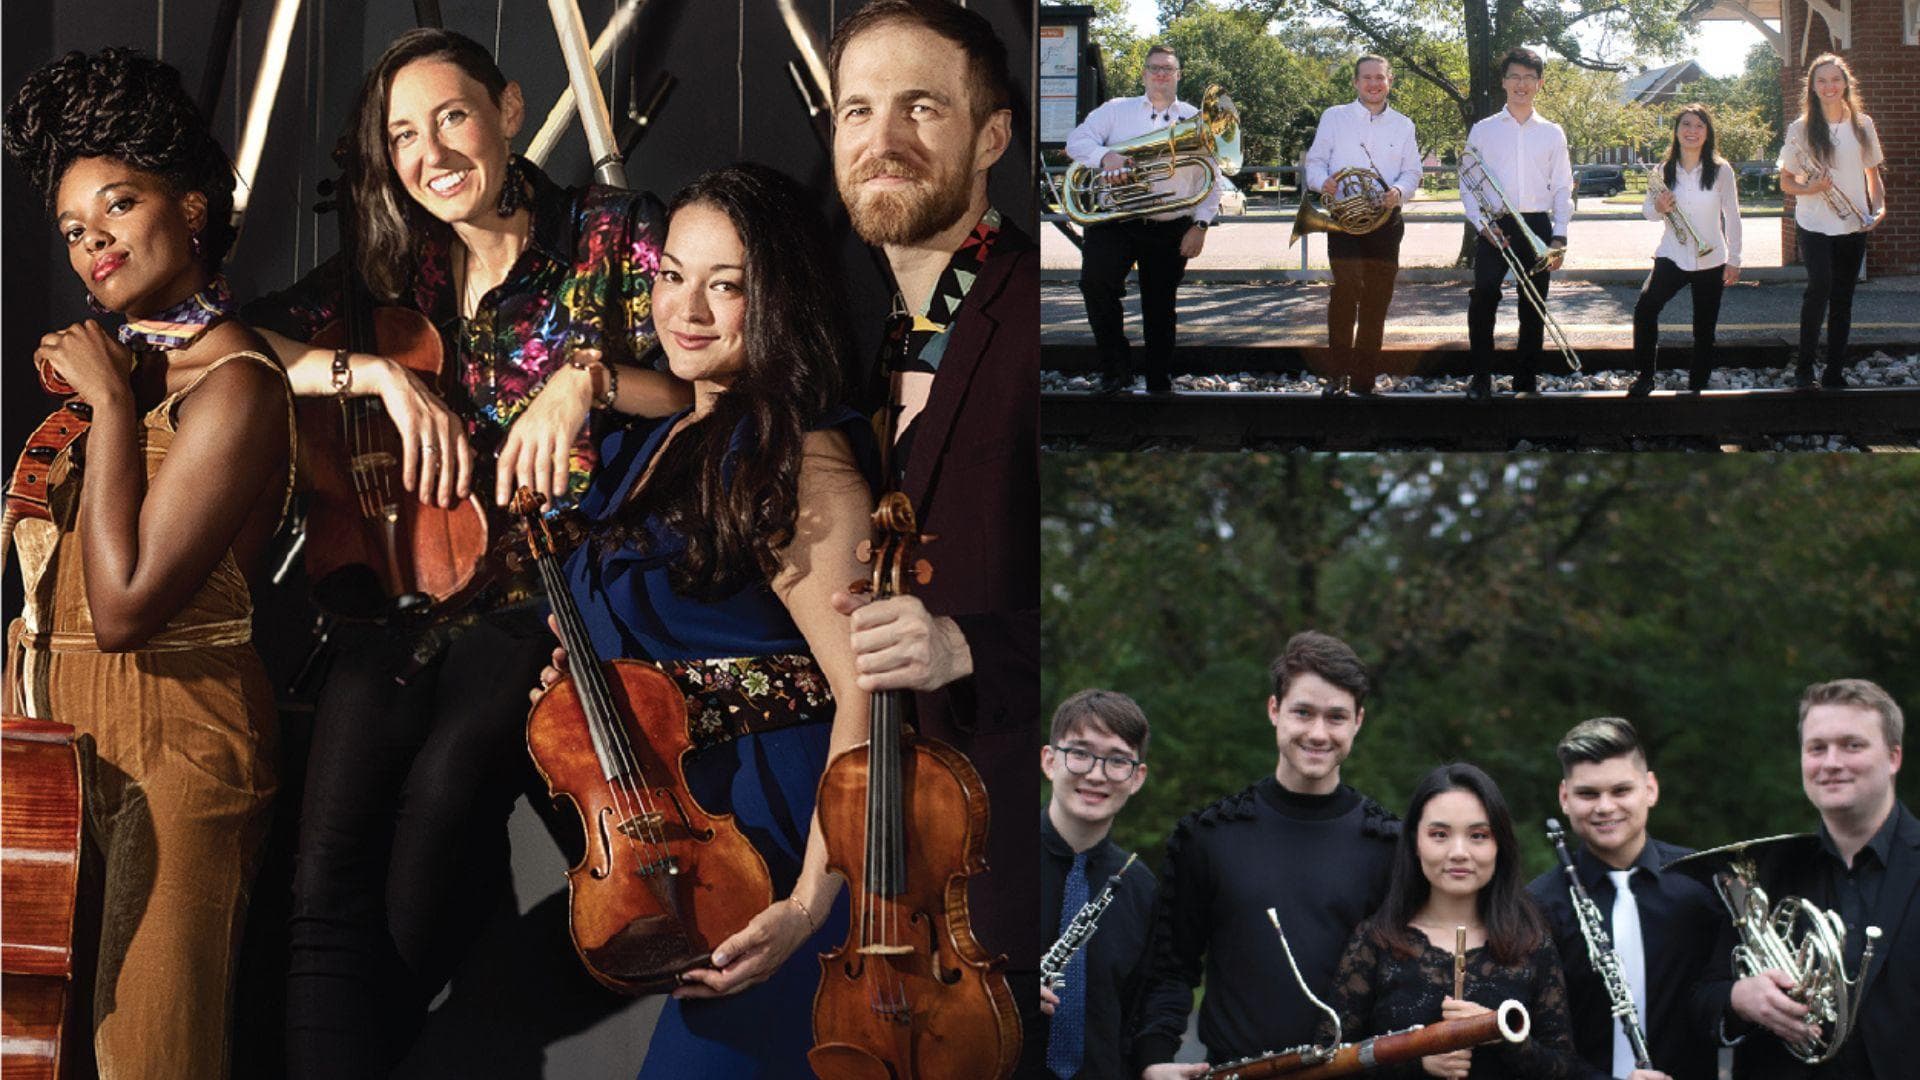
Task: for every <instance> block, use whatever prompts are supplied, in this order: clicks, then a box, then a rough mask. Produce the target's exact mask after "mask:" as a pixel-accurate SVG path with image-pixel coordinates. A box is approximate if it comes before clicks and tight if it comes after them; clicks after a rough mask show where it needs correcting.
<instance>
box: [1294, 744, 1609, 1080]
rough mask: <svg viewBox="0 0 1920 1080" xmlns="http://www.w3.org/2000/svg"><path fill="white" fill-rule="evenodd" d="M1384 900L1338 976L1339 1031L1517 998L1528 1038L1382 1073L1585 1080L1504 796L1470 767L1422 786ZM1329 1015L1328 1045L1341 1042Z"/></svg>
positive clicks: (1461, 1014) (1384, 1028)
mask: <svg viewBox="0 0 1920 1080" xmlns="http://www.w3.org/2000/svg"><path fill="white" fill-rule="evenodd" d="M1405 820H1406V824H1405V826H1404V827H1403V828H1402V829H1401V831H1400V839H1399V843H1398V844H1397V845H1396V846H1395V849H1394V856H1393V876H1392V880H1391V882H1390V884H1389V885H1388V886H1387V896H1386V900H1385V901H1383V902H1382V903H1381V905H1380V908H1379V910H1377V911H1375V912H1374V913H1373V915H1372V916H1371V917H1369V918H1368V919H1367V920H1366V921H1365V922H1364V923H1362V924H1360V926H1359V927H1358V928H1357V929H1355V930H1354V932H1353V938H1352V940H1350V941H1349V942H1348V943H1347V947H1346V952H1345V953H1344V954H1342V955H1341V957H1340V967H1339V971H1338V973H1337V974H1335V976H1334V980H1333V998H1332V1001H1331V1004H1332V1006H1333V1010H1334V1012H1336V1013H1338V1014H1339V1016H1340V1026H1341V1037H1342V1038H1343V1039H1348V1040H1353V1039H1358V1038H1361V1037H1364V1036H1367V1035H1381V1034H1385V1033H1387V1032H1389V1031H1400V1030H1403V1029H1405V1028H1408V1027H1411V1026H1413V1025H1415V1024H1429V1023H1432V1022H1434V1021H1435V1020H1464V1019H1466V1018H1468V1017H1471V1016H1474V1015H1477V1014H1479V1013H1484V1012H1489V1011H1491V1010H1492V1008H1493V1007H1494V1006H1497V1005H1499V1004H1500V1003H1501V1002H1502V1001H1505V1000H1508V999H1513V1000H1515V1001H1518V1002H1520V1003H1521V1004H1522V1005H1525V1006H1526V1007H1527V1012H1528V1014H1529V1016H1530V1017H1531V1019H1532V1032H1531V1035H1530V1037H1529V1038H1528V1040H1527V1041H1526V1042H1524V1043H1519V1044H1517V1045H1515V1044H1505V1043H1502V1044H1496V1045H1494V1046H1491V1047H1481V1048H1478V1049H1466V1050H1454V1051H1451V1052H1449V1053H1445V1054H1434V1055H1431V1056H1428V1057H1424V1058H1421V1059H1420V1060H1419V1062H1418V1063H1415V1062H1411V1061H1409V1062H1403V1063H1401V1064H1398V1065H1389V1066H1385V1067H1383V1068H1380V1069H1378V1070H1375V1071H1374V1075H1377V1076H1380V1077H1382V1078H1391V1077H1418V1076H1420V1075H1422V1074H1425V1075H1428V1076H1440V1077H1449V1078H1452V1080H1461V1078H1463V1077H1466V1076H1468V1075H1469V1074H1471V1075H1472V1076H1475V1077H1478V1078H1480V1080H1487V1078H1489V1077H1492V1078H1496V1080H1497V1078H1503V1077H1512V1078H1514V1080H1566V1078H1571V1077H1579V1076H1584V1075H1586V1066H1585V1065H1584V1064H1583V1063H1582V1062H1581V1061H1580V1059H1579V1058H1578V1057H1577V1056H1575V1054H1574V1052H1573V1039H1572V1037H1571V1036H1570V1035H1569V1033H1568V1026H1569V1024H1568V1019H1567V986H1566V981H1565V979H1564V978H1563V977H1562V975H1561V972H1560V959H1559V957H1558V955H1556V953H1555V950H1554V945H1553V938H1552V936H1551V935H1550V934H1549V933H1548V930H1547V925H1546V920H1545V919H1543V918H1542V917H1541V915H1540V910H1539V909H1538V908H1537V907H1535V906H1534V903H1533V899H1532V898H1531V897H1529V896H1528V895H1527V892H1526V888H1525V886H1524V885H1522V884H1521V881H1520V849H1519V843H1518V841H1517V840H1516V839H1515V837H1514V833H1513V817H1512V815H1511V814H1509V813H1508V811H1507V803H1506V799H1504V798H1503V797H1502V796H1501V794H1500V789H1499V787H1498V786H1496V785H1495V784H1494V782H1493V780H1492V778H1491V777H1489V776H1488V775H1487V774H1486V773H1484V772H1481V771H1480V770H1479V769H1477V768H1475V767H1474V766H1472V765H1468V764H1465V763H1455V764H1452V765H1441V766H1439V767H1437V768H1435V769H1434V770H1432V771H1431V772H1429V773H1427V775H1426V776H1424V777H1422V778H1421V780H1420V783H1419V784H1418V785H1416V786H1415V787H1414V790H1413V798H1412V800H1411V801H1410V802H1409V803H1408V804H1407V816H1406V819H1405ZM1460 927H1465V928H1466V951H1465V953H1464V954H1463V955H1464V956H1465V958H1466V964H1465V968H1466V975H1465V979H1464V981H1463V983H1462V985H1463V986H1464V993H1463V994H1462V995H1461V996H1459V997H1455V996H1454V995H1453V994H1451V993H1449V991H1450V990H1451V989H1452V988H1453V986H1454V985H1455V979H1456V975H1455V970H1456V956H1457V955H1462V954H1457V953H1456V951H1455V950H1456V947H1457V945H1458V936H1457V935H1458V928H1460ZM1330 1027H1331V1025H1330V1024H1329V1023H1327V1022H1325V1021H1323V1022H1322V1028H1321V1033H1320V1041H1322V1042H1325V1041H1327V1040H1329V1039H1331V1037H1332V1035H1333V1032H1332V1031H1331V1030H1330Z"/></svg>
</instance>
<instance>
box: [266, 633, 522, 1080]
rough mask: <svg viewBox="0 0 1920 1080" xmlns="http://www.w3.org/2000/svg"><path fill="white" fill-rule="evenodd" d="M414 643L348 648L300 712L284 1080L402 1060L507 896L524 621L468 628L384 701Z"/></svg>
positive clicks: (393, 637) (517, 779)
mask: <svg viewBox="0 0 1920 1080" xmlns="http://www.w3.org/2000/svg"><path fill="white" fill-rule="evenodd" d="M420 637H421V634H420V632H419V631H418V630H413V631H397V630H386V629H377V628H375V629H366V630H362V631H360V632H359V633H358V634H357V636H356V637H355V638H354V639H353V640H351V641H349V642H347V643H346V644H345V647H344V648H343V650H342V652H341V654H340V655H339V656H338V657H337V658H336V660H335V662H334V665H333V667H332V669H331V670H330V671H329V672H328V675H327V679H326V683H325V684H324V686H323V687H322V688H321V692H320V697H319V701H318V703H317V706H316V710H315V715H314V730H313V750H312V755H311V757H310V758H309V761H308V766H307V780H306V797H305V801H304V803H303V804H302V807H301V820H300V843H299V858H298V865H297V867H296V869H295V871H294V882H293V891H294V896H293V917H292V920H291V925H290V927H289V929H290V934H291V938H292V958H291V965H290V968H289V970H288V973H287V1058H288V1060H287V1073H288V1075H289V1076H292V1077H295V1078H301V1080H304V1078H312V1077H341V1078H348V1077H351V1078H355V1080H362V1078H365V1077H376V1076H386V1075H387V1074H388V1072H390V1071H391V1070H392V1068H393V1066H394V1065H395V1064H396V1063H397V1062H398V1061H399V1059H400V1058H401V1057H402V1056H404V1054H405V1052H406V1049H407V1047H408V1045H409V1044H410V1043H411V1042H412V1040H413V1038H414V1037H415V1035H417V1033H418V1029H419V1026H420V1024H421V1023H422V1022H423V1020H424V1017H425V1011H426V1007H427V1005H428V1003H429V1002H430V1001H431V1000H432V998H433V995H434V994H435V993H437V992H438V990H439V988H440V986H441V985H442V984H443V983H445V981H446V980H447V978H448V977H449V976H450V974H451V972H452V970H453V967H454V966H455V965H456V964H457V962H458V961H459V960H460V958H461V955H462V953H463V952H464V949H465V947H466V945H467V944H468V943H470V942H471V941H472V940H473V939H474V937H475V936H476V935H477V934H478V933H479V931H480V928H481V926H482V925H483V924H484V922H485V920H486V919H487V918H488V917H489V916H490V915H492V913H493V911H494V909H495V906H496V904H497V902H498V900H499V899H500V898H501V897H502V896H503V895H505V893H504V892H503V890H506V889H508V888H509V887H510V879H509V876H508V875H509V865H508V858H507V835H506V822H507V817H508V815H509V814H510V813H511V812H512V809H513V803H514V799H515V798H516V797H517V796H518V795H520V794H521V793H522V792H524V791H527V790H528V788H529V787H532V786H534V785H537V784H538V780H537V776H536V774H535V773H534V772H533V769H532V765H531V763H530V762H529V760H528V758H527V750H526V716H527V691H528V690H530V689H532V687H533V686H534V683H535V680H536V679H537V678H538V676H539V672H540V669H541V667H543V666H544V665H545V662H546V660H547V658H548V656H549V655H550V653H551V651H552V649H553V646H554V640H553V635H552V634H551V633H550V632H548V631H547V629H546V627H545V626H544V625H542V623H541V619H540V616H539V614H538V613H537V612H534V611H532V610H530V609H522V610H517V611H514V612H511V613H495V614H494V615H490V616H486V617H483V619H482V620H481V621H480V622H479V623H477V624H475V625H473V626H471V627H469V628H467V629H466V630H465V631H464V632H462V633H461V634H459V635H458V636H456V637H454V638H453V639H452V641H451V642H450V643H446V644H445V645H444V647H443V648H442V649H441V650H440V652H439V653H438V655H437V656H435V657H434V658H433V659H431V661H430V662H429V663H427V664H426V666H425V667H424V668H423V669H420V670H419V671H417V673H415V674H413V675H412V677H411V679H410V680H409V682H408V683H407V685H405V686H401V685H399V684H397V683H396V682H395V679H394V676H395V675H396V673H398V672H400V671H402V670H403V669H405V668H407V667H408V666H409V665H410V662H411V661H412V660H413V657H414V655H415V649H416V645H417V643H418V641H419V640H420ZM546 804H547V800H546V799H545V798H538V799H535V800H534V805H535V806H536V807H544V806H545V805H546Z"/></svg>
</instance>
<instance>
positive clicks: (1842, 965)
mask: <svg viewBox="0 0 1920 1080" xmlns="http://www.w3.org/2000/svg"><path fill="white" fill-rule="evenodd" d="M1810 839H1811V837H1792V836H1774V837H1768V838H1766V839H1764V840H1746V841H1742V842H1740V843H1738V844H1728V845H1726V846H1724V847H1718V848H1712V849H1709V850H1707V851H1697V852H1695V853H1693V854H1692V855H1688V856H1686V857H1685V858H1681V859H1675V860H1674V861H1673V862H1671V863H1669V864H1668V865H1669V866H1679V865H1680V864H1681V863H1684V862H1687V861H1689V860H1694V859H1702V860H1703V862H1704V860H1705V859H1708V858H1714V857H1720V856H1724V857H1725V858H1726V868H1725V869H1723V870H1719V871H1717V872H1715V873H1714V875H1713V887H1714V890H1715V891H1716V892H1718V893H1719V894H1720V900H1721V902H1722V903H1724V904H1726V906H1727V910H1728V911H1729V912H1731V913H1732V915H1733V926H1734V929H1735V930H1736V931H1738V932H1739V934H1740V944H1738V945H1736V946H1734V949H1733V970H1734V975H1735V977H1736V978H1742V979H1745V978H1748V977H1750V976H1753V975H1757V974H1759V973H1761V972H1763V971H1771V970H1778V971H1782V972H1785V973H1786V975H1787V977H1788V978H1790V979H1792V980H1793V984H1794V985H1793V989H1791V990H1789V991H1787V996H1788V997H1790V998H1792V999H1793V1000H1795V1001H1798V1002H1800V1003H1801V1004H1802V1005H1805V1006H1806V1009H1807V1012H1806V1022H1807V1023H1809V1024H1817V1025H1819V1026H1820V1031H1819V1032H1818V1033H1816V1034H1814V1035H1810V1036H1808V1037H1807V1038H1805V1039H1802V1040H1800V1041H1798V1042H1788V1043H1787V1050H1788V1052H1790V1053H1791V1054H1793V1056H1794V1057H1796V1058H1799V1059H1800V1060H1801V1061H1804V1062H1806V1063H1807V1064H1809V1065H1819V1064H1821V1063H1822V1062H1826V1061H1830V1060H1832V1059H1833V1057H1834V1055H1835V1054H1838V1053H1839V1052H1840V1047H1841V1046H1842V1045H1844V1044H1845V1043H1846V1041H1847V1037H1848V1036H1849V1035H1851V1034H1853V1027H1854V1022H1855V1021H1856V1020H1857V1019H1858V1018H1859V1016H1860V1003H1861V1001H1862V1000H1863V995H1864V991H1865V989H1866V975H1867V972H1868V971H1870V970H1872V967H1873V949H1874V945H1875V943H1876V942H1878V941H1879V940H1880V928H1879V927H1877V926H1869V927H1866V928H1864V929H1863V930H1862V933H1863V934H1864V935H1865V936H1866V946H1865V948H1864V949H1863V950H1862V951H1861V954H1860V967H1859V968H1858V969H1857V970H1856V971H1855V972H1854V973H1853V978H1851V979H1849V978H1847V972H1846V943H1847V925H1846V923H1845V922H1843V921H1841V919H1840V916H1839V915H1836V914H1835V913H1833V912H1831V911H1828V910H1826V909H1824V908H1821V907H1818V906H1816V905H1814V904H1813V903H1811V902H1809V901H1806V900H1803V899H1801V898H1799V897H1796V896H1789V897H1785V898H1783V899H1781V900H1780V902H1779V903H1770V898H1769V897H1768V896H1767V891H1766V890H1765V889H1763V888H1761V887H1760V883H1759V877H1760V874H1759V869H1758V865H1757V863H1756V861H1755V857H1754V854H1753V851H1752V849H1753V848H1756V847H1759V846H1761V845H1763V844H1769V843H1773V842H1776V841H1794V840H1802V841H1804V840H1810ZM1796 932H1797V933H1798V938H1797V939H1796V937H1795V934H1796Z"/></svg>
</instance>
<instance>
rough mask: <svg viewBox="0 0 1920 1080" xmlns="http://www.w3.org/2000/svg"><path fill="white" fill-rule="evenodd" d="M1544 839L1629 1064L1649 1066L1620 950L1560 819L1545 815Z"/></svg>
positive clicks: (1640, 1066) (1635, 1066) (1639, 1066)
mask: <svg viewBox="0 0 1920 1080" xmlns="http://www.w3.org/2000/svg"><path fill="white" fill-rule="evenodd" d="M1547 839H1548V840H1551V841H1553V850H1554V851H1555V852H1557V853H1558V854H1559V856H1560V868H1561V869H1562V870H1565V871H1566V872H1567V889H1568V891H1569V892H1570V893H1571V894H1572V898H1573V916H1574V918H1575V919H1577V920H1579V922H1580V936H1581V937H1583V938H1585V939H1587V959H1588V961H1590V962H1591V963H1592V964H1593V970H1594V972H1595V973H1596V974H1598V975H1599V976H1600V981H1601V983H1603V984H1604V985H1605V986H1606V988H1607V997H1608V999H1609V1000H1611V1001H1612V1002H1613V1015H1614V1016H1616V1017H1618V1018H1619V1020H1620V1026H1621V1028H1622V1029H1623V1030H1625V1031H1626V1033H1627V1045H1628V1046H1629V1047H1631V1048H1632V1050H1633V1067H1634V1068H1636V1069H1651V1068H1653V1061H1652V1059H1651V1058H1649V1057H1648V1056H1647V1037H1646V1035H1645V1034H1643V1033H1642V1032H1641V1030H1640V1017H1639V1014H1638V1013H1637V1012H1636V1011H1635V1010H1634V1007H1633V988H1632V987H1629V986H1628V985H1627V977H1626V975H1625V974H1623V973H1622V972H1621V970H1620V954H1619V953H1617V952H1614V951H1613V941H1612V940H1611V939H1610V938H1608V937H1607V928H1606V924H1605V923H1602V922H1601V921H1600V907H1599V905H1598V904H1595V903H1594V902H1593V897H1591V896H1588V895H1587V887H1586V886H1585V885H1582V884H1580V875H1578V874H1576V873H1575V872H1574V869H1573V856H1571V855H1569V854H1567V838H1566V834H1565V833H1564V832H1562V831H1561V830H1560V822H1558V821H1556V820H1555V819H1553V818H1548V819H1547Z"/></svg>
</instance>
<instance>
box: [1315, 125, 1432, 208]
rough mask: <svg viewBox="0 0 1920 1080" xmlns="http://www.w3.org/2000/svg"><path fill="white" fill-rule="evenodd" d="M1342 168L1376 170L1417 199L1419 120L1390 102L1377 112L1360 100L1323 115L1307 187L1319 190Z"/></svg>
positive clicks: (1406, 195) (1407, 197) (1404, 194)
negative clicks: (1415, 123)
mask: <svg viewBox="0 0 1920 1080" xmlns="http://www.w3.org/2000/svg"><path fill="white" fill-rule="evenodd" d="M1342 169H1372V170H1374V171H1375V172H1378V173H1379V174H1380V175H1381V176H1383V177H1385V178H1386V181H1387V183H1388V184H1389V185H1391V186H1393V187H1397V188H1399V189H1400V196H1401V198H1402V199H1403V200H1405V201H1406V202H1412V201H1413V196H1414V194H1415V193H1416V192H1418V191H1419V190H1420V148H1419V147H1418V146H1415V145H1414V133H1413V121H1412V120H1409V119H1407V117H1406V116H1405V115H1404V114H1402V113H1400V112H1396V111H1395V110H1394V109H1393V107H1392V106H1388V107H1386V108H1383V109H1381V110H1380V112H1379V113H1377V114H1376V113H1374V112H1372V111H1371V110H1369V109H1368V108H1367V106H1366V105H1365V103H1363V102H1360V101H1349V102H1347V103H1346V104H1345V105H1335V106H1334V107H1333V108H1331V109H1328V110H1327V111H1326V112H1324V113H1322V114H1320V129H1319V130H1318V131H1315V132H1314V133H1313V146H1312V148H1311V149H1309V150H1308V151H1307V186H1308V187H1309V188H1313V189H1315V190H1318V189H1319V188H1320V186H1321V185H1322V184H1325V183H1326V182H1327V177H1329V176H1332V175H1333V174H1334V173H1337V172H1339V171H1341V170H1342Z"/></svg>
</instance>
